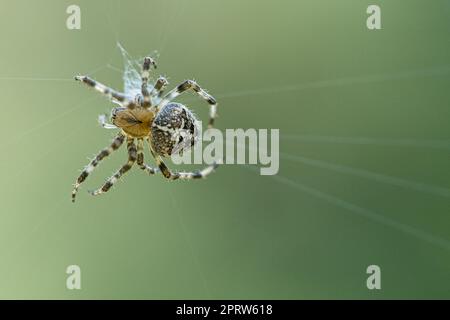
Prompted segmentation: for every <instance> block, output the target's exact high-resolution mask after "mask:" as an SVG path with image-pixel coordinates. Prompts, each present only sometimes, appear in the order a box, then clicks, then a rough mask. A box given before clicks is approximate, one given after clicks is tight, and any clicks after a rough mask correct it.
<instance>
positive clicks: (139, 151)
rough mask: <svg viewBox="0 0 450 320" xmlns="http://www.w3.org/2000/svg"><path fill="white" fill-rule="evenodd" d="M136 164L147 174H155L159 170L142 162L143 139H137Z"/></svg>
mask: <svg viewBox="0 0 450 320" xmlns="http://www.w3.org/2000/svg"><path fill="white" fill-rule="evenodd" d="M136 163H137V165H138V166H139V168H141V169H142V170H144V171H145V172H147V173H148V174H155V173H157V172H158V171H159V169H158V168H152V167H151V166H149V165H147V164H146V163H144V140H142V139H138V141H137V161H136Z"/></svg>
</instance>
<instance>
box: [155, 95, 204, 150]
mask: <svg viewBox="0 0 450 320" xmlns="http://www.w3.org/2000/svg"><path fill="white" fill-rule="evenodd" d="M198 132H199V123H198V120H197V118H196V117H195V115H194V114H193V113H192V112H191V111H190V110H189V109H188V108H186V107H185V106H184V105H182V104H180V103H169V104H167V105H166V106H164V107H163V108H162V109H161V110H160V111H159V112H158V113H157V115H156V117H155V119H154V120H153V122H152V126H151V135H152V139H151V144H152V148H153V150H154V151H155V152H156V153H158V154H159V155H161V156H163V157H168V156H171V155H173V154H177V153H180V154H181V153H182V152H183V151H186V150H188V149H189V148H190V147H192V146H194V144H195V142H196V141H197V135H198Z"/></svg>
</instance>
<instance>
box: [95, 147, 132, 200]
mask: <svg viewBox="0 0 450 320" xmlns="http://www.w3.org/2000/svg"><path fill="white" fill-rule="evenodd" d="M127 149H128V162H127V163H126V164H124V165H123V166H122V167H121V168H120V169H119V170H118V171H117V172H116V173H115V174H114V175H113V176H112V177H110V178H109V179H108V180H107V181H106V182H105V184H104V185H103V186H102V187H101V188H99V189H97V190H95V191H89V193H90V194H91V195H93V196H97V195H100V194H102V193H105V192H108V191H109V189H111V187H112V186H113V185H114V184H115V183H116V182H117V180H119V179H120V178H121V177H122V176H123V175H124V174H125V173H127V172H128V171H129V170H130V169H131V167H132V166H133V164H134V163H135V162H136V159H137V150H136V144H135V143H134V139H133V138H127Z"/></svg>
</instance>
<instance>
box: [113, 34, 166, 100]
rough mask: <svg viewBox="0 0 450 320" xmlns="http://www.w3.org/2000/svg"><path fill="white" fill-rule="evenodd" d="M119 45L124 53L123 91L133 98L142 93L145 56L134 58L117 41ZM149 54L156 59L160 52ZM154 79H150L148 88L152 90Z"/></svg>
mask: <svg viewBox="0 0 450 320" xmlns="http://www.w3.org/2000/svg"><path fill="white" fill-rule="evenodd" d="M117 47H118V48H119V50H120V53H121V54H122V59H123V76H122V78H123V92H124V93H125V95H126V96H127V97H129V98H131V99H133V98H134V97H135V96H136V95H137V94H139V93H141V73H140V70H141V66H142V63H143V61H144V58H143V57H141V58H138V59H135V58H133V57H132V56H131V55H130V54H129V53H128V52H127V51H126V50H125V48H124V47H123V46H122V45H121V44H120V42H117ZM148 56H150V57H151V58H153V59H155V58H158V56H159V55H158V52H157V51H156V50H155V51H152V52H151V53H150V54H149V55H148ZM152 80H153V79H152V78H150V79H149V84H148V85H147V89H148V90H149V91H151V90H152V89H153V86H152V85H151V84H150V83H153V81H152Z"/></svg>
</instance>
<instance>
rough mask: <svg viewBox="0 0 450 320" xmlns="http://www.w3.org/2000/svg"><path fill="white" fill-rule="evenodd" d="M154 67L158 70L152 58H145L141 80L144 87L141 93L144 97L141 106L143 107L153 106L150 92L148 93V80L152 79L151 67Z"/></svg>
mask: <svg viewBox="0 0 450 320" xmlns="http://www.w3.org/2000/svg"><path fill="white" fill-rule="evenodd" d="M151 66H153V67H154V68H155V69H156V63H155V61H154V60H153V59H152V58H150V57H145V58H144V63H143V65H142V73H141V79H142V86H141V92H142V96H143V102H142V103H141V105H142V106H143V107H150V106H151V105H152V103H151V100H150V92H149V91H148V78H149V77H150V67H151Z"/></svg>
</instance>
